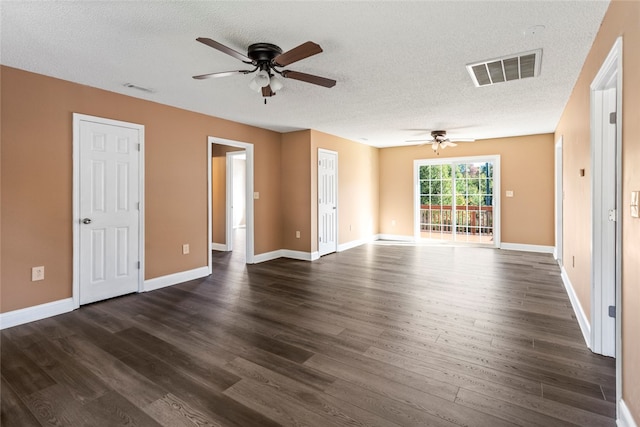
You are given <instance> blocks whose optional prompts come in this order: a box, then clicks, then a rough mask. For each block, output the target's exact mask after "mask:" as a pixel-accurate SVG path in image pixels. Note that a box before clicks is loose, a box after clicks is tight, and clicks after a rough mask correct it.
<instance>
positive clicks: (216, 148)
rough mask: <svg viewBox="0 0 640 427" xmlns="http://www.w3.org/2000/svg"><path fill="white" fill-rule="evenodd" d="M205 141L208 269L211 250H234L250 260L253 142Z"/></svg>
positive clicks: (250, 261)
mask: <svg viewBox="0 0 640 427" xmlns="http://www.w3.org/2000/svg"><path fill="white" fill-rule="evenodd" d="M207 145H208V148H207V154H208V186H207V189H208V236H209V242H210V251H209V270H210V271H212V269H213V262H212V251H213V250H220V251H234V255H238V256H243V257H244V262H245V263H247V264H253V262H254V205H253V175H254V174H253V167H254V158H253V144H250V143H247V142H240V141H232V140H228V139H222V138H215V137H209V140H208V144H207ZM234 206H235V207H236V208H235V209H234ZM234 211H235V213H234ZM234 217H237V218H236V219H235V220H234ZM234 224H235V225H236V227H234Z"/></svg>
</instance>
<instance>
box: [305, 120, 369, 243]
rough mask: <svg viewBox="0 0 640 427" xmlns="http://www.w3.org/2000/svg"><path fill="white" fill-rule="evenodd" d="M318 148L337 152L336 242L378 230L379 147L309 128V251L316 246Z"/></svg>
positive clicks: (347, 240) (362, 238)
mask: <svg viewBox="0 0 640 427" xmlns="http://www.w3.org/2000/svg"><path fill="white" fill-rule="evenodd" d="M318 148H324V149H327V150H332V151H336V152H337V153H338V244H343V243H349V242H353V241H358V240H366V239H369V238H371V237H372V236H373V235H375V234H378V223H379V219H378V206H379V198H378V197H379V196H378V195H379V191H380V189H379V181H378V175H379V160H378V156H379V149H377V148H373V147H370V146H368V145H364V144H360V143H358V142H355V141H351V140H348V139H344V138H339V137H337V136H333V135H329V134H326V133H322V132H318V131H314V130H312V131H311V159H310V160H311V235H312V236H313V238H312V239H311V251H312V252H315V251H317V250H318V232H317V230H318V203H317V200H318Z"/></svg>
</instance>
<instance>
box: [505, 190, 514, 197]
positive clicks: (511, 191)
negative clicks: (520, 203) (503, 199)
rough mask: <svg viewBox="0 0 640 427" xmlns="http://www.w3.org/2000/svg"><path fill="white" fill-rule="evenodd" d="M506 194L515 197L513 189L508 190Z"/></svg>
mask: <svg viewBox="0 0 640 427" xmlns="http://www.w3.org/2000/svg"><path fill="white" fill-rule="evenodd" d="M505 196H507V197H513V190H507V191H506V192H505Z"/></svg>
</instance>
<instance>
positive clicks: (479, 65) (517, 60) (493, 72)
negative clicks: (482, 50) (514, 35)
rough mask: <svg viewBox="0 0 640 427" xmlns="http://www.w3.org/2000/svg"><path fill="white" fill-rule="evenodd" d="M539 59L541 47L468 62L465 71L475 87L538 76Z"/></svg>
mask: <svg viewBox="0 0 640 427" xmlns="http://www.w3.org/2000/svg"><path fill="white" fill-rule="evenodd" d="M541 59H542V49H538V50H532V51H530V52H524V53H518V54H516V55H509V56H505V57H504V58H497V59H491V60H489V61H482V62H476V63H474V64H469V65H467V71H468V72H469V75H470V76H471V80H473V84H475V85H476V86H477V87H480V86H489V85H493V84H496V83H502V82H508V81H511V80H520V79H526V78H527V77H536V76H538V74H540V61H541Z"/></svg>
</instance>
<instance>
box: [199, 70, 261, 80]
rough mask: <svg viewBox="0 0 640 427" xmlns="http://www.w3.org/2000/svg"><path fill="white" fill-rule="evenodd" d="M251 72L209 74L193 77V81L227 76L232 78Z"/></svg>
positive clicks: (237, 71)
mask: <svg viewBox="0 0 640 427" xmlns="http://www.w3.org/2000/svg"><path fill="white" fill-rule="evenodd" d="M250 72H251V70H235V71H221V72H219V73H209V74H200V75H199V76H193V78H194V79H196V80H204V79H211V78H214V77H227V76H232V75H234V74H238V73H240V74H248V73H250Z"/></svg>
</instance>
